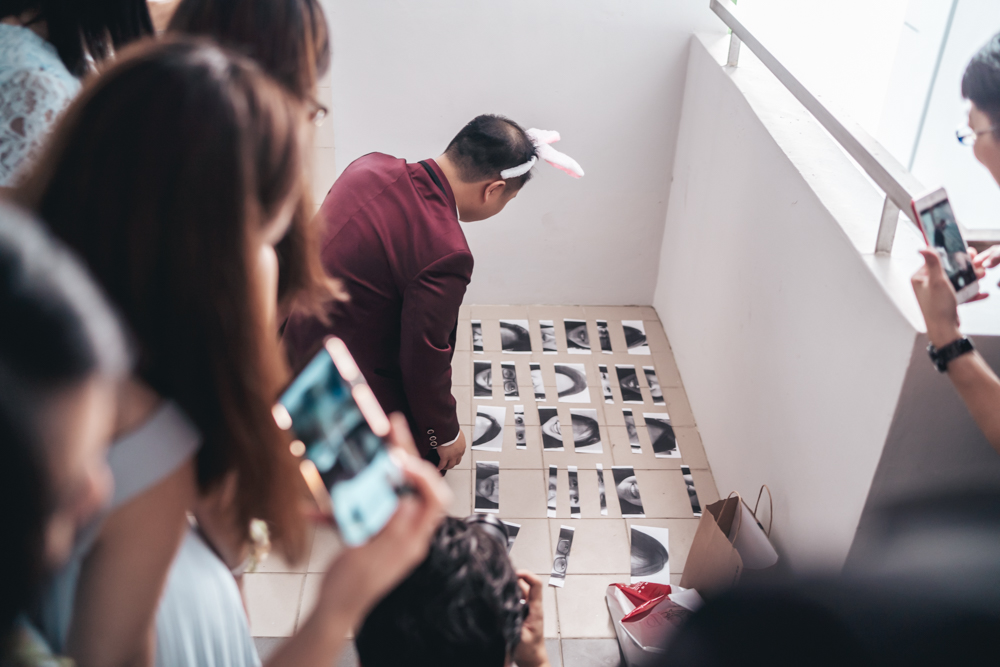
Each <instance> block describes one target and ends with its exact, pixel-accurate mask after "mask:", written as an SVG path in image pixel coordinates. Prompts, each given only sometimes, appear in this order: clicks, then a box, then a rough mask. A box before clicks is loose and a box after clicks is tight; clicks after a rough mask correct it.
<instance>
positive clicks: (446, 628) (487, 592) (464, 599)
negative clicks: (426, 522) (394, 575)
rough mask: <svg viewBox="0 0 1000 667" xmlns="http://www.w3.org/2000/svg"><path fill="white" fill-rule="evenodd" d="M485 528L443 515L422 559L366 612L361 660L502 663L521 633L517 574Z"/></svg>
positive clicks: (371, 663)
mask: <svg viewBox="0 0 1000 667" xmlns="http://www.w3.org/2000/svg"><path fill="white" fill-rule="evenodd" d="M489 530H490V529H489V527H486V526H481V525H467V524H466V523H465V522H464V521H462V520H461V519H456V518H454V517H448V518H446V519H445V520H444V522H443V523H442V524H441V526H440V527H438V530H437V533H436V534H435V536H434V540H433V542H432V543H431V548H430V553H429V554H428V555H427V559H426V560H424V562H423V563H421V564H420V566H419V567H417V569H416V570H414V571H413V573H412V574H411V575H410V576H409V577H408V578H407V579H406V580H405V581H404V582H403V583H401V584H400V585H399V586H398V587H396V589H395V590H394V591H393V592H391V593H390V594H389V595H388V596H387V597H386V598H385V599H384V600H382V602H380V603H379V604H378V606H376V607H375V608H374V609H373V610H372V612H371V613H370V614H369V615H368V618H367V619H365V622H364V625H362V626H361V630H360V631H359V632H358V636H357V638H356V640H355V643H356V645H357V649H358V658H359V661H360V663H361V664H362V665H364V666H365V667H390V666H392V667H395V666H397V665H434V666H435V667H453V666H455V667H458V666H461V667H467V666H468V665H477V666H480V667H493V666H495V667H502V666H503V665H504V664H505V661H506V659H507V656H508V655H512V654H513V652H514V648H515V647H516V646H517V643H518V641H519V640H520V634H521V622H522V619H523V615H522V614H523V612H522V604H521V594H520V590H519V588H518V584H517V575H516V574H515V573H514V568H513V566H512V565H511V563H510V558H509V557H508V556H507V547H506V545H505V544H503V543H502V540H499V539H498V538H497V537H496V536H494V535H492V534H491V533H490V532H488V531H489Z"/></svg>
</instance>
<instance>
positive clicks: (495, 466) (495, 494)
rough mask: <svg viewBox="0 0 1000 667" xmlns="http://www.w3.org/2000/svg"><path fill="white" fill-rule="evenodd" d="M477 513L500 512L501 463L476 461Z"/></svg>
mask: <svg viewBox="0 0 1000 667" xmlns="http://www.w3.org/2000/svg"><path fill="white" fill-rule="evenodd" d="M475 509H476V511H477V512H494V513H495V512H499V511H500V462H499V461H476V504H475Z"/></svg>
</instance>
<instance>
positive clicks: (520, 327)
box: [500, 320, 531, 354]
mask: <svg viewBox="0 0 1000 667" xmlns="http://www.w3.org/2000/svg"><path fill="white" fill-rule="evenodd" d="M500 349H502V350H503V351H504V352H508V353H511V354H528V353H529V352H531V337H530V336H529V335H528V320H500Z"/></svg>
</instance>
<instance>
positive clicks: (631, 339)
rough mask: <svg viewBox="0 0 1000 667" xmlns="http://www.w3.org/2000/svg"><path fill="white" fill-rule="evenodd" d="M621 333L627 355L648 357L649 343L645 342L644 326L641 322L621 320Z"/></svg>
mask: <svg viewBox="0 0 1000 667" xmlns="http://www.w3.org/2000/svg"><path fill="white" fill-rule="evenodd" d="M622 331H623V332H624V333H625V345H627V346H628V353H629V354H644V355H649V354H650V351H649V343H647V342H646V326H645V325H644V324H643V323H642V320H622Z"/></svg>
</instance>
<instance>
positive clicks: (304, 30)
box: [167, 0, 344, 317]
mask: <svg viewBox="0 0 1000 667" xmlns="http://www.w3.org/2000/svg"><path fill="white" fill-rule="evenodd" d="M167 30H168V32H170V33H175V34H186V35H196V36H199V37H209V38H211V39H213V40H215V41H216V42H218V43H219V44H221V45H222V46H223V47H225V48H227V49H231V50H232V51H236V52H237V53H241V54H243V55H246V56H249V57H250V58H252V59H253V60H254V61H255V62H257V64H258V65H260V66H261V67H262V68H263V69H264V71H265V72H267V73H268V74H270V75H271V76H272V77H273V78H274V79H275V80H276V81H277V82H278V83H280V84H281V85H282V86H284V87H285V90H287V91H288V92H289V93H291V94H292V95H294V96H295V97H296V98H297V99H298V100H299V101H300V102H302V103H303V104H304V105H306V106H307V111H309V110H310V109H309V108H308V107H309V106H310V105H313V104H315V103H316V101H315V99H314V96H315V95H316V86H317V83H318V81H319V79H320V77H322V76H323V75H324V74H326V72H327V70H329V69H330V36H329V31H328V29H327V24H326V15H325V13H324V12H323V7H322V6H321V5H320V3H319V0H281V1H280V2H275V0H182V2H181V3H180V5H178V7H177V10H176V11H175V12H174V15H173V18H171V20H170V25H169V27H168V28H167ZM319 222H320V221H319V220H316V219H315V211H313V210H312V202H308V203H306V202H303V205H302V206H300V207H299V208H298V210H296V211H295V214H294V217H293V219H292V224H291V228H290V229H289V232H288V235H287V236H286V237H285V238H284V239H282V241H281V243H279V244H278V247H277V251H278V258H279V260H280V262H281V272H280V281H279V285H278V299H279V301H280V302H281V312H282V313H283V314H285V315H287V314H288V313H290V312H291V311H292V310H295V309H298V310H303V311H305V312H309V313H312V314H315V315H318V316H319V317H325V308H324V306H325V305H326V304H327V303H328V302H330V301H331V299H334V298H340V297H343V296H344V294H343V292H342V290H341V288H340V286H339V283H338V282H337V281H334V280H332V279H330V278H328V277H327V275H326V272H325V271H324V270H323V264H322V262H321V261H320V257H319V253H318V252H317V251H316V248H318V247H319V244H320V236H321V235H322V230H321V229H319V228H318V224H319Z"/></svg>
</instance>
